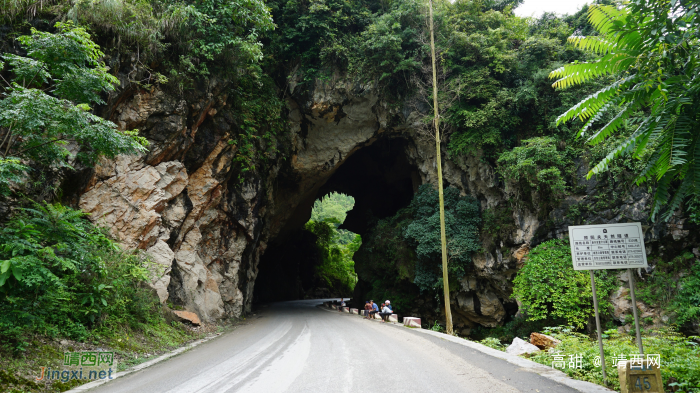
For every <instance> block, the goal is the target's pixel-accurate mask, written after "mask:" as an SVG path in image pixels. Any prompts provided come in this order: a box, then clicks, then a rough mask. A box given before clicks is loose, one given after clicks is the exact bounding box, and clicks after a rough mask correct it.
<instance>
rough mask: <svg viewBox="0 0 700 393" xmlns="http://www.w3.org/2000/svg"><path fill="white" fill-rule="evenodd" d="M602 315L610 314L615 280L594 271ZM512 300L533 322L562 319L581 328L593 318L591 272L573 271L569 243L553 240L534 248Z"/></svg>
mask: <svg viewBox="0 0 700 393" xmlns="http://www.w3.org/2000/svg"><path fill="white" fill-rule="evenodd" d="M595 280H596V294H597V295H598V304H599V310H600V313H601V315H608V314H609V312H610V308H611V307H612V306H611V305H610V301H609V300H608V299H609V298H610V293H611V292H612V291H613V290H614V289H615V278H614V276H612V275H610V274H608V271H607V270H599V271H596V272H595ZM513 297H515V298H517V299H518V300H519V301H520V302H522V304H523V307H524V312H525V313H526V315H527V316H528V319H530V320H538V319H548V318H562V319H564V320H566V321H567V323H569V324H571V325H573V326H575V327H577V328H582V327H584V326H585V325H586V323H587V322H588V321H589V318H590V317H591V316H592V315H593V293H592V289H591V279H590V277H589V274H588V272H585V271H576V270H574V269H573V268H572V262H571V250H570V247H569V244H568V242H565V241H561V240H550V241H547V242H544V243H542V244H540V245H538V246H537V247H535V248H533V249H532V251H531V252H530V254H529V255H528V259H527V262H526V263H525V266H524V267H523V268H522V269H520V270H519V271H518V275H517V276H516V277H515V279H514V280H513Z"/></svg>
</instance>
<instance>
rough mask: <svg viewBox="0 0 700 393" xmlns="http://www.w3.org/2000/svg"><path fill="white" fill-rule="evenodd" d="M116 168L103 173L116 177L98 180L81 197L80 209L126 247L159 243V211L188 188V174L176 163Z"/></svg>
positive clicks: (144, 246) (142, 247) (145, 246)
mask: <svg viewBox="0 0 700 393" xmlns="http://www.w3.org/2000/svg"><path fill="white" fill-rule="evenodd" d="M114 168H115V169H113V170H112V171H110V170H107V171H104V172H102V173H108V174H109V173H110V172H111V173H114V172H116V174H115V176H112V177H109V178H107V179H106V180H103V181H97V182H96V184H95V185H94V186H93V187H92V188H91V189H90V190H89V191H87V192H86V193H85V194H83V195H82V196H81V198H80V208H81V209H83V210H84V211H86V212H88V213H90V218H91V219H92V220H93V221H94V222H96V223H98V224H99V225H101V226H104V227H106V228H109V229H110V232H111V234H112V235H113V236H114V237H115V238H116V239H118V240H119V242H120V243H122V244H124V245H125V246H126V247H127V248H141V249H144V248H148V247H150V246H152V245H153V244H154V243H155V242H156V240H157V236H158V232H159V231H158V227H160V225H161V215H160V212H161V211H163V209H165V206H166V204H167V202H168V201H170V200H171V199H173V198H174V197H175V196H177V195H178V194H179V193H180V192H182V190H183V189H184V188H185V186H186V185H187V171H186V170H185V167H184V165H183V164H182V163H180V162H177V161H170V162H165V163H161V164H160V165H158V166H157V167H153V166H150V165H146V166H143V167H141V168H139V169H135V170H132V168H129V167H126V168H120V167H119V165H116V166H115V167H114ZM137 168H138V167H137ZM119 171H122V172H119ZM154 229H155V231H154Z"/></svg>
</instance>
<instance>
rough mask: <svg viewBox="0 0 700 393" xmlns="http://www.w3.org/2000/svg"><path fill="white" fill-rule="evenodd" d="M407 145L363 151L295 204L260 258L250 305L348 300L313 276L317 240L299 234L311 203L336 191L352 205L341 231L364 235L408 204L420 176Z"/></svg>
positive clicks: (388, 141)
mask: <svg viewBox="0 0 700 393" xmlns="http://www.w3.org/2000/svg"><path fill="white" fill-rule="evenodd" d="M407 143H409V142H407V141H406V140H404V139H401V138H383V139H379V140H377V141H375V142H374V143H373V144H371V145H369V146H366V147H363V148H361V149H360V150H358V151H357V152H355V153H354V154H353V155H352V156H350V157H349V158H348V159H347V160H346V161H345V163H343V164H342V165H341V166H340V167H339V168H338V170H337V171H336V172H335V173H334V174H333V175H332V176H331V177H330V178H329V179H328V181H326V183H325V184H323V185H322V186H321V187H320V188H318V191H317V192H316V193H315V195H312V196H311V197H310V198H308V201H307V203H302V204H300V205H299V206H298V207H297V209H296V211H295V212H294V213H293V215H292V218H291V219H290V220H289V221H288V223H287V227H286V228H283V229H282V230H281V231H280V234H281V235H280V236H278V237H277V238H276V239H271V241H270V243H269V245H268V247H267V250H266V251H265V253H264V254H263V255H262V257H261V260H260V264H259V272H258V277H257V279H256V282H255V290H254V302H257V303H261V302H271V301H281V300H295V299H304V298H318V297H329V296H333V297H335V296H346V297H347V296H350V295H351V294H350V293H333V291H332V290H329V288H326V287H327V285H325V284H324V283H323V282H320V281H319V280H318V279H317V277H315V274H314V272H315V268H316V266H318V265H319V264H320V263H321V254H320V253H319V252H318V249H317V247H316V235H314V234H313V233H312V232H309V231H307V230H305V229H304V224H305V223H306V222H307V221H308V220H309V218H310V217H311V211H312V207H313V202H314V201H315V200H317V199H319V198H322V197H323V196H325V195H327V194H329V193H331V192H338V193H342V194H346V195H350V196H352V197H354V199H355V205H354V207H353V208H352V210H350V211H349V212H348V213H347V217H346V219H345V221H344V222H343V223H342V225H341V226H340V228H341V229H347V230H349V231H351V232H354V233H357V234H360V235H363V234H364V233H366V232H367V230H368V229H369V228H370V226H371V225H372V223H373V222H376V219H381V218H386V217H390V216H393V215H394V214H396V212H397V211H398V210H399V209H401V208H403V207H406V206H408V205H409V204H410V202H411V199H412V198H413V193H414V192H415V191H416V190H417V188H418V186H419V185H420V175H419V172H418V170H417V168H415V167H414V166H413V165H411V164H410V163H409V161H408V159H407V158H406V156H405V151H406V147H407Z"/></svg>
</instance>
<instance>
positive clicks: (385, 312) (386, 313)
mask: <svg viewBox="0 0 700 393" xmlns="http://www.w3.org/2000/svg"><path fill="white" fill-rule="evenodd" d="M391 314H393V312H392V311H391V309H390V308H389V307H388V306H387V304H386V303H382V312H380V313H379V316H380V317H382V323H384V322H386V321H387V319H389V315H391Z"/></svg>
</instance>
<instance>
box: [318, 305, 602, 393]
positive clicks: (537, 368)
mask: <svg viewBox="0 0 700 393" xmlns="http://www.w3.org/2000/svg"><path fill="white" fill-rule="evenodd" d="M317 307H318V308H320V309H322V310H326V311H334V310H328V309H326V308H324V307H322V306H317ZM334 312H335V311H334ZM385 325H387V326H394V327H396V328H407V327H405V326H403V325H400V324H395V323H387V324H385ZM407 329H410V330H411V331H414V332H417V333H422V334H427V335H430V336H434V337H437V338H440V339H443V340H447V341H451V342H453V343H455V344H459V345H462V346H465V347H469V348H471V349H474V350H476V351H479V352H481V353H484V354H486V355H489V356H491V357H495V358H498V359H501V360H505V361H506V362H508V363H511V364H514V365H516V366H518V367H521V368H523V369H525V370H527V371H531V372H534V373H535V374H539V375H541V376H542V377H544V378H547V379H550V380H552V381H554V382H557V383H560V384H562V385H566V386H568V387H570V388H572V389H575V390H577V391H579V392H582V393H610V392H615V391H614V390H610V389H608V388H606V387H604V386H601V385H598V384H595V383H592V382H586V381H579V380H577V379H573V378H571V377H569V376H568V375H566V374H564V372H562V371H559V370H557V369H554V368H551V367H547V366H545V365H543V364H540V363H536V362H533V361H532V360H528V359H525V358H521V357H520V356H516V355H511V354H509V353H506V352H503V351H499V350H497V349H493V348H489V347H487V346H485V345H483V344H479V343H476V342H474V341H469V340H466V339H463V338H459V337H455V336H450V335H449V334H445V333H440V332H434V331H432V330H426V329H417V328H407Z"/></svg>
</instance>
